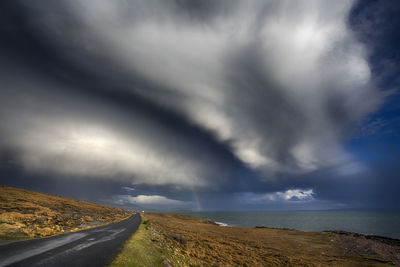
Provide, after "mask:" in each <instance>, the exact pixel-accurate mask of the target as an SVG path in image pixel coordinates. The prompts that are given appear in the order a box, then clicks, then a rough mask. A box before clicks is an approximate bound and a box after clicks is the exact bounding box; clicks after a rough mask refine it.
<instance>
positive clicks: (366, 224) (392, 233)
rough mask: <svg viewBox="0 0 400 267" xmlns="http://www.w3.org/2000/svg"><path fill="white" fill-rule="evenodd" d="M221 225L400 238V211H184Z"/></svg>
mask: <svg viewBox="0 0 400 267" xmlns="http://www.w3.org/2000/svg"><path fill="white" fill-rule="evenodd" d="M180 213H182V214H187V215H192V216H196V217H201V218H208V219H211V220H213V221H214V222H217V223H218V224H220V225H223V226H242V227H255V226H267V227H276V228H290V229H296V230H301V231H307V232H310V231H324V230H344V231H349V232H355V233H360V234H367V235H379V236H385V237H391V238H397V239H400V212H376V211H263V212H258V211H257V212H255V211H254V212H253V211H251V212H228V211H218V212H216V211H212V212H209V211H185V212H180Z"/></svg>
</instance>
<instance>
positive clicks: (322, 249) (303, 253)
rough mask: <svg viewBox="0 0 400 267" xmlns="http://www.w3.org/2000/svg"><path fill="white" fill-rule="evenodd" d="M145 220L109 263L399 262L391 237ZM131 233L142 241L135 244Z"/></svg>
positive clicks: (157, 217)
mask: <svg viewBox="0 0 400 267" xmlns="http://www.w3.org/2000/svg"><path fill="white" fill-rule="evenodd" d="M147 220H148V221H147ZM144 222H145V223H146V225H142V226H141V228H140V231H138V233H136V234H135V235H134V236H133V238H132V239H131V240H130V241H128V242H127V243H126V244H125V248H124V250H123V252H122V254H121V255H124V256H121V255H120V258H119V261H115V262H114V265H112V266H150V265H148V264H149V263H153V266H157V265H159V266H163V265H162V263H161V262H162V261H167V262H169V263H171V264H172V265H173V266H393V264H396V265H400V246H399V244H398V243H396V241H395V240H394V242H387V243H384V242H381V241H379V240H373V239H368V238H366V237H365V236H361V235H357V234H349V233H332V232H310V233H308V232H301V231H295V230H281V229H271V228H241V227H222V226H218V225H215V224H214V223H213V222H212V221H209V220H205V219H200V218H196V217H191V216H186V215H178V214H156V213H153V214H150V213H146V214H144ZM135 238H136V241H137V240H140V244H141V245H138V246H135V245H134V239H135ZM129 242H131V243H129ZM135 250H136V251H135ZM146 251H149V254H151V255H153V257H152V259H151V260H153V261H149V262H147V265H146V262H144V263H143V261H142V264H140V263H137V262H136V263H135V260H132V259H129V258H130V257H133V258H134V257H137V256H135V255H143V254H146V253H147V252H146ZM117 260H118V258H117ZM132 261H134V262H132Z"/></svg>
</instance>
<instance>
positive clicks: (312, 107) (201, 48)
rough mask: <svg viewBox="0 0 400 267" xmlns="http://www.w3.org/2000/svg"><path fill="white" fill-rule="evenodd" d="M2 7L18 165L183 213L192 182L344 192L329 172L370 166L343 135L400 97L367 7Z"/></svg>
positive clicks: (6, 108)
mask: <svg viewBox="0 0 400 267" xmlns="http://www.w3.org/2000/svg"><path fill="white" fill-rule="evenodd" d="M1 5H2V7H3V8H1V10H2V11H0V12H3V13H4V14H1V15H2V16H1V22H2V23H1V25H2V26H1V33H0V34H1V36H2V37H1V38H2V42H1V44H0V48H1V49H0V55H1V56H2V58H4V60H2V62H1V63H0V69H1V72H2V76H3V77H5V78H4V79H2V80H1V82H0V86H1V91H0V96H1V100H0V104H1V107H0V111H1V115H0V120H1V125H2V126H1V129H0V136H1V138H2V140H1V141H0V150H1V155H2V166H3V170H6V169H7V172H6V171H4V173H11V170H12V169H15V170H20V171H22V172H25V173H31V175H26V177H31V178H29V179H31V180H34V179H36V178H34V177H37V176H38V175H39V176H40V177H42V178H41V179H45V180H46V181H47V180H50V178H49V177H59V179H58V180H59V181H60V183H65V178H66V177H72V179H75V181H79V180H84V181H85V183H86V181H93V183H106V181H113V182H114V185H115V186H113V188H122V187H123V186H124V185H129V184H135V186H134V188H135V191H133V194H134V195H127V193H126V192H125V193H124V192H123V190H122V191H121V192H119V193H118V192H116V191H118V190H116V191H115V193H112V194H114V195H117V197H116V198H115V199H116V201H117V202H120V204H121V203H122V204H126V203H134V202H143V203H147V204H149V203H150V204H151V203H153V202H154V203H153V204H157V205H158V204H159V203H158V202H162V201H164V202H165V203H170V204H171V205H173V204H176V205H177V206H180V204H182V203H181V202H180V201H182V200H183V199H186V200H188V199H189V200H190V196H188V195H186V193H187V192H188V190H195V191H199V192H200V193H202V194H206V192H207V190H215V192H217V191H218V190H219V191H221V192H225V193H226V194H231V195H235V196H236V197H235V199H237V200H238V201H239V202H240V201H241V200H242V197H245V198H248V199H250V202H251V200H254V201H253V202H254V203H253V204H254V205H262V203H261V202H262V201H267V202H268V201H269V202H271V201H278V202H285V201H287V200H291V199H296V198H297V199H298V200H302V201H305V202H307V201H314V200H315V199H316V198H319V197H320V198H321V199H323V198H324V195H326V198H327V201H331V200H332V201H334V200H333V199H331V198H329V199H328V196H329V192H325V191H324V190H322V189H321V190H319V188H323V187H324V186H325V185H326V184H329V183H327V182H325V181H321V180H323V179H321V177H319V175H318V171H326V170H328V171H326V172H329V170H330V169H333V170H334V171H332V173H333V174H332V173H331V176H335V175H336V176H344V177H346V176H347V175H348V174H349V173H351V174H352V175H353V174H355V173H362V172H363V171H365V166H364V165H363V163H362V162H358V160H357V158H356V157H354V156H353V155H352V154H351V151H347V150H346V149H345V148H344V147H343V145H342V144H343V141H344V139H345V136H346V133H347V130H348V128H349V127H351V126H352V125H353V124H354V123H356V122H358V121H359V120H361V119H364V118H365V117H366V116H367V115H369V114H371V113H372V112H374V111H376V110H377V109H378V107H379V105H380V104H381V103H382V101H383V99H384V96H385V94H383V93H381V92H380V91H379V90H378V89H377V88H376V87H375V86H374V84H373V83H372V82H371V73H370V66H369V64H368V61H367V57H368V53H367V52H366V50H365V47H364V45H363V44H362V43H360V41H359V40H358V39H357V38H356V37H355V36H354V33H353V32H352V31H351V29H350V28H349V25H348V24H347V19H348V14H349V12H350V10H351V8H352V3H351V1H334V2H330V1H329V2H328V1H326V2H322V1H298V2H296V3H293V2H290V1H229V2H228V1H186V0H176V1H172V0H170V1H158V0H151V1H139V0H138V1H113V2H110V1H75V2H70V1H58V2H54V1H43V2H40V3H28V2H23V1H3V2H2V3H1ZM4 166H5V167H4ZM21 169H22V170H21ZM15 175H16V174H15ZM23 176H24V175H22V174H21V175H16V177H23ZM7 179H8V180H11V178H7ZM96 180H100V181H101V182H100V181H96ZM88 183H89V182H88ZM83 187H86V186H83ZM88 187H89V186H88ZM314 188H315V189H314ZM136 189H137V192H136ZM310 190H311V191H310ZM318 190H319V191H318ZM113 192H114V191H113ZM143 192H147V194H148V197H146V195H143V194H144V193H143ZM179 192H184V193H182V194H181V193H179ZM185 192H186V193H185ZM265 192H267V193H265ZM107 194H110V193H109V192H108V193H107ZM180 194H181V195H180ZM252 194H253V195H252ZM118 196H119V197H118ZM174 196H175V197H174ZM190 201H192V200H190ZM190 201H189V202H190ZM250 202H249V203H248V204H249V205H251V203H250ZM182 205H183V204H182ZM185 205H186V204H185ZM190 205H191V202H190V203H189V206H190ZM277 205H278V206H279V205H280V204H277ZM291 205H292V204H291ZM293 205H297V204H293ZM304 205H306V204H304Z"/></svg>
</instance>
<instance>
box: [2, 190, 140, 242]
mask: <svg viewBox="0 0 400 267" xmlns="http://www.w3.org/2000/svg"><path fill="white" fill-rule="evenodd" d="M130 215H132V212H129V211H126V210H122V209H117V208H113V207H108V206H104V205H99V204H95V203H90V202H85V201H79V200H73V199H68V198H63V197H59V196H53V195H48V194H42V193H38V192H34V191H29V190H24V189H17V188H12V187H7V186H3V185H0V239H1V240H8V239H16V238H31V237H47V236H52V235H56V234H60V233H65V232H71V231H77V230H80V229H86V228H89V227H94V226H98V225H103V224H107V223H112V222H117V221H120V220H122V219H124V218H127V217H128V216H130Z"/></svg>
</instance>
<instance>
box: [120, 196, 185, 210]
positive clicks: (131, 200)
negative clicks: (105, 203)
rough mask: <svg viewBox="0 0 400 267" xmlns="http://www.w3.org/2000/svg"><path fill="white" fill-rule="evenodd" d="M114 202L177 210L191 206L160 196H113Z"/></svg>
mask: <svg viewBox="0 0 400 267" xmlns="http://www.w3.org/2000/svg"><path fill="white" fill-rule="evenodd" d="M114 202H115V203H117V204H122V205H123V204H135V205H139V206H143V207H164V208H179V207H183V206H185V205H188V204H191V203H188V202H185V201H181V200H175V199H169V198H167V197H165V196H160V195H138V196H135V197H133V196H130V195H118V196H114Z"/></svg>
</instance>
